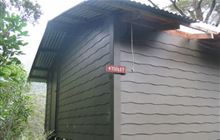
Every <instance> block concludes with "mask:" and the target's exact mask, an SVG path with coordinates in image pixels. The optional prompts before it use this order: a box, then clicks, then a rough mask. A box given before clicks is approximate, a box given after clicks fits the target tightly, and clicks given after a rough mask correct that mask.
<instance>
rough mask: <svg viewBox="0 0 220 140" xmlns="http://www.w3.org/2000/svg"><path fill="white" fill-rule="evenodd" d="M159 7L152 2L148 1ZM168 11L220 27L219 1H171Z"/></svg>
mask: <svg viewBox="0 0 220 140" xmlns="http://www.w3.org/2000/svg"><path fill="white" fill-rule="evenodd" d="M148 1H149V2H150V3H151V4H152V5H153V6H155V7H157V8H158V6H157V4H155V3H154V2H153V1H152V0H148ZM169 1H170V2H171V5H169V6H168V9H169V10H171V11H174V12H176V13H179V14H180V15H182V16H189V17H191V18H193V19H195V20H199V21H203V22H205V23H208V24H213V25H216V26H218V25H219V24H220V3H219V2H218V0H169Z"/></svg>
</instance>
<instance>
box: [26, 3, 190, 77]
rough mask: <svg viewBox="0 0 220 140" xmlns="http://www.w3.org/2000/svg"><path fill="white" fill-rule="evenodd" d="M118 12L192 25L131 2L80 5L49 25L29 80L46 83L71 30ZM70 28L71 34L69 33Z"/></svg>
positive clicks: (161, 11)
mask: <svg viewBox="0 0 220 140" xmlns="http://www.w3.org/2000/svg"><path fill="white" fill-rule="evenodd" d="M121 12H123V13H138V14H143V15H147V16H149V17H150V18H152V20H156V21H157V20H158V21H159V20H160V21H159V22H160V23H161V24H163V22H167V23H170V22H173V23H177V24H189V23H191V22H193V21H194V20H192V19H190V18H188V17H183V16H180V15H178V14H174V13H171V12H168V11H165V10H162V9H157V8H154V7H151V6H147V5H145V4H141V3H137V2H134V1H128V0H126V1H125V0H123V1H120V0H118V1H117V0H111V1H110V0H108V1H103V0H90V1H85V2H82V3H80V4H79V5H77V6H75V7H73V8H71V9H69V10H67V11H65V12H64V13H62V14H61V15H59V16H57V17H56V18H54V19H53V20H51V21H50V22H48V25H47V28H46V31H45V33H44V36H43V38H42V41H41V44H40V46H39V49H38V52H37V55H36V57H35V60H34V63H33V65H32V68H31V71H30V74H29V78H30V79H31V80H35V81H45V80H46V79H47V76H48V71H49V70H50V69H51V67H52V64H53V62H54V60H55V57H56V54H57V52H58V51H59V49H60V48H61V47H62V45H63V43H65V38H67V37H69V34H71V32H73V29H72V28H73V27H75V26H77V24H79V23H86V22H89V21H90V20H92V19H96V18H98V17H102V16H109V15H111V14H113V13H121ZM150 18H149V19H150ZM167 23H166V24H167ZM70 27H71V29H72V30H69V29H70Z"/></svg>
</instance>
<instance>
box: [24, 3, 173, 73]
mask: <svg viewBox="0 0 220 140" xmlns="http://www.w3.org/2000/svg"><path fill="white" fill-rule="evenodd" d="M37 1H38V3H39V4H40V5H41V8H42V12H43V15H42V16H41V18H40V20H39V23H38V24H36V25H35V26H33V25H29V26H28V27H27V30H28V31H29V37H27V38H26V41H27V42H28V43H29V44H28V45H27V46H25V47H24V48H23V51H24V53H25V55H23V56H21V57H20V59H21V61H22V63H23V64H24V66H25V69H26V70H28V71H29V70H30V68H31V65H32V63H33V60H34V57H35V55H36V52H37V49H38V47H39V44H40V41H41V39H42V36H43V33H44V31H45V28H46V24H47V22H48V21H49V20H51V19H53V18H54V17H56V16H57V15H59V14H60V13H62V12H64V11H66V10H68V9H69V8H71V7H73V6H75V5H77V4H79V3H80V2H83V1H85V0H37ZM135 1H137V2H141V3H146V2H147V0H135ZM153 1H155V2H156V3H159V4H160V5H167V3H168V2H169V1H168V0H153Z"/></svg>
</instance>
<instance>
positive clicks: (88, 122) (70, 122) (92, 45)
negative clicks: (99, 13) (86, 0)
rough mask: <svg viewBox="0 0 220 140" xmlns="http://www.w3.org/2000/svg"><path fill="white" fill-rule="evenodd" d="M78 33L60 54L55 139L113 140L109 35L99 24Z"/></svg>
mask: <svg viewBox="0 0 220 140" xmlns="http://www.w3.org/2000/svg"><path fill="white" fill-rule="evenodd" d="M79 28H80V30H79V32H77V35H75V36H74V37H73V38H71V40H72V41H71V43H70V44H68V46H66V47H65V51H64V52H63V54H62V60H61V63H60V71H59V75H60V77H59V79H60V80H59V96H58V100H57V101H58V105H57V114H56V115H57V119H56V124H57V129H56V133H57V137H59V138H66V139H77V140H81V139H83V140H91V139H95V140H111V139H112V114H113V112H112V107H111V106H112V82H111V81H112V80H111V77H110V76H109V74H107V73H105V65H107V64H109V63H110V62H111V57H110V55H111V53H110V50H111V47H110V46H111V42H112V41H111V38H112V37H111V35H112V34H111V32H110V26H109V23H108V22H107V21H104V20H98V21H95V22H92V23H91V22H90V23H89V24H86V25H83V26H81V27H79Z"/></svg>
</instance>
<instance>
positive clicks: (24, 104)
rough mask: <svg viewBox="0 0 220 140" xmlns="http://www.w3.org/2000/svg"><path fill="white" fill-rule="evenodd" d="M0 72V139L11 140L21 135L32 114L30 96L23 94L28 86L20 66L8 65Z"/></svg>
mask: <svg viewBox="0 0 220 140" xmlns="http://www.w3.org/2000/svg"><path fill="white" fill-rule="evenodd" d="M0 69H1V67H0ZM0 71H1V75H0V139H1V140H3V139H4V140H13V139H17V138H18V137H19V136H20V135H21V134H22V132H23V131H24V129H25V127H26V124H27V121H28V117H29V115H30V114H31V112H32V105H31V102H30V101H31V100H30V96H28V95H25V94H24V92H27V91H28V89H29V84H28V83H27V82H26V79H27V74H26V72H25V71H24V70H23V68H22V67H21V66H17V65H9V66H7V67H4V70H2V69H1V70H0ZM6 75H7V76H6ZM8 75H9V76H8Z"/></svg>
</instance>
